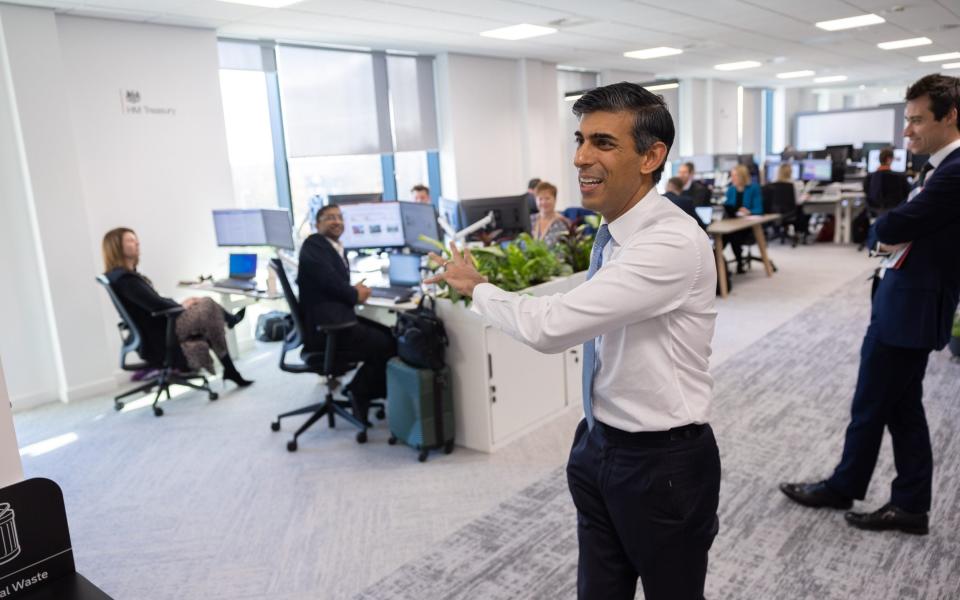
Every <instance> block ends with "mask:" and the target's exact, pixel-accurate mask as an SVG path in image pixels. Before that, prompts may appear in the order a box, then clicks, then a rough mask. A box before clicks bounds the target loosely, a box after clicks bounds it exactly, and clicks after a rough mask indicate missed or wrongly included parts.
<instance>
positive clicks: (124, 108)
mask: <svg viewBox="0 0 960 600" xmlns="http://www.w3.org/2000/svg"><path fill="white" fill-rule="evenodd" d="M120 112H121V113H122V114H124V115H132V116H138V115H142V116H167V117H175V116H176V115H177V109H175V108H171V107H169V106H153V105H150V104H146V103H145V102H143V101H142V100H141V98H140V91H139V90H120Z"/></svg>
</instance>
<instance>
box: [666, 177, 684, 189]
mask: <svg viewBox="0 0 960 600" xmlns="http://www.w3.org/2000/svg"><path fill="white" fill-rule="evenodd" d="M667 186H669V187H675V188H677V189H678V190H682V189H683V180H682V179H680V178H679V177H671V178H670V179H668V180H667Z"/></svg>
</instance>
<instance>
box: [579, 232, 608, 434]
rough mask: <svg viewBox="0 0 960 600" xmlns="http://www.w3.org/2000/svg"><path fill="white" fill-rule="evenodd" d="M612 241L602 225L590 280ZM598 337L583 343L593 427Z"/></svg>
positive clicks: (588, 410) (585, 393) (586, 404)
mask: <svg viewBox="0 0 960 600" xmlns="http://www.w3.org/2000/svg"><path fill="white" fill-rule="evenodd" d="M609 241H610V230H609V229H608V228H607V226H606V225H601V226H600V230H599V231H598V232H597V237H595V238H594V239H593V252H592V253H591V254H590V268H589V269H588V270H587V279H588V280H589V279H590V278H591V277H593V276H594V274H595V273H596V272H597V271H599V270H600V267H601V266H602V265H603V248H604V246H606V245H607V242H609ZM596 342H597V338H593V339H592V340H590V341H588V342H584V344H583V415H584V416H585V417H586V419H587V427H589V428H590V429H593V372H594V371H596V369H597V346H596Z"/></svg>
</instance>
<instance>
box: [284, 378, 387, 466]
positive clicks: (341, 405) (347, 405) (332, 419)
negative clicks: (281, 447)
mask: <svg viewBox="0 0 960 600" xmlns="http://www.w3.org/2000/svg"><path fill="white" fill-rule="evenodd" d="M370 408H376V409H377V413H376V414H377V418H378V419H383V418H384V417H386V412H385V411H384V408H383V403H382V402H371V403H370ZM357 409H358V407H357V406H356V405H355V404H354V403H353V402H352V401H351V400H338V399H336V398H334V397H333V392H332V391H328V392H327V395H326V397H325V398H324V401H323V402H320V403H317V404H310V405H309V406H304V407H302V408H298V409H296V410H291V411H289V412H285V413H283V414H280V415H277V418H276V419H275V420H274V421H272V422H271V423H270V429H271V430H272V431H280V420H281V419H285V418H286V417H293V416H296V415H305V414H310V413H312V414H310V418H309V419H307V420H306V421H305V422H304V423H303V425H301V426H300V428H299V429H297V431H296V432H294V434H293V437H292V438H291V439H290V441H289V442H287V450H288V451H290V452H296V450H297V438H298V437H300V434H302V433H303V432H304V431H306V430H308V429H310V427H312V426H313V424H314V423H316V422H317V421H319V420H320V419H321V418H322V417H323V416H324V415H326V416H327V426H328V427H330V429H333V428H334V427H335V426H336V417H337V416H338V415H339V416H340V417H341V418H343V419H344V420H346V421H347V422H348V423H350V424H351V425H353V426H354V427H356V428H357V429H359V430H360V431H358V432H357V436H356V439H357V443H358V444H365V443H366V442H367V428H368V427H372V425H370V423H364V422H363V421H361V420H360V419H358V418H357V417H356V416H354V414H353V413H351V412H350V411H351V410H353V411H357Z"/></svg>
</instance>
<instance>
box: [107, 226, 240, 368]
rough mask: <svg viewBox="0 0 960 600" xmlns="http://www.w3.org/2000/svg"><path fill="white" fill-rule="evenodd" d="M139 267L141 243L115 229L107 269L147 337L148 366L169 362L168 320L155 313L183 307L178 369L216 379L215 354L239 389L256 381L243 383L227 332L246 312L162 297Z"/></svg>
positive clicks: (125, 231)
mask: <svg viewBox="0 0 960 600" xmlns="http://www.w3.org/2000/svg"><path fill="white" fill-rule="evenodd" d="M139 262H140V241H139V240H138V239H137V234H136V233H135V232H134V231H133V230H132V229H128V228H126V227H118V228H116V229H111V230H110V231H108V232H107V233H106V235H104V236H103V265H104V271H105V275H106V277H107V280H108V281H109V282H110V287H111V288H113V291H114V292H116V294H117V296H118V297H119V298H120V302H122V303H123V306H124V308H126V309H127V312H128V313H129V314H130V318H131V319H133V321H134V322H135V323H136V325H137V327H138V328H140V330H141V333H142V334H143V345H142V346H141V349H140V355H141V358H143V360H145V361H147V362H149V363H152V364H160V363H162V362H163V360H164V358H165V356H166V327H167V325H166V322H167V319H166V317H154V316H151V313H154V312H158V311H161V310H165V309H168V308H173V307H178V306H183V308H184V309H185V310H184V312H182V313H180V314H179V315H177V317H176V324H175V326H176V334H177V340H178V341H179V342H180V348H179V349H180V352H179V353H177V356H176V357H175V358H174V365H173V366H174V367H177V368H181V369H190V370H193V371H198V370H200V369H207V370H208V371H209V372H211V373H215V371H214V365H213V359H211V358H210V350H213V352H214V354H216V355H217V358H218V359H219V360H220V364H222V365H223V378H224V379H229V380H230V381H232V382H234V383H236V384H237V385H238V386H240V387H245V386H248V385H250V384H251V383H253V381H250V380H247V379H244V378H243V377H242V376H241V375H240V373H239V371H237V368H236V367H235V366H234V364H233V361H232V360H231V359H230V354H229V353H228V352H227V339H226V334H225V333H224V331H223V328H224V326H228V327H233V326H234V325H236V324H237V323H239V322H240V320H241V319H243V313H244V311H243V310H241V311H240V312H239V313H237V314H236V315H232V314H230V313H228V312H226V311H225V310H224V309H223V307H221V306H220V305H219V304H217V303H216V302H214V301H213V300H211V299H210V298H187V299H186V300H184V301H183V303H182V304H181V303H177V302H176V301H175V300H172V299H170V298H165V297H163V296H161V295H160V294H158V293H157V290H155V289H154V287H153V284H152V283H151V282H150V280H149V279H147V278H146V277H145V276H143V275H141V274H140V273H139V272H137V264H138V263H139Z"/></svg>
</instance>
